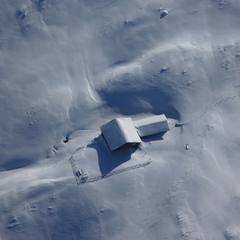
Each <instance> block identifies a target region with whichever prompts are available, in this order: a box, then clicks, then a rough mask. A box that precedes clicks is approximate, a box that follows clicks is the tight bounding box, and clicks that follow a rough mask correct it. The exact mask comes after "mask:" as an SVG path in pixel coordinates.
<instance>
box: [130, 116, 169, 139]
mask: <svg viewBox="0 0 240 240" xmlns="http://www.w3.org/2000/svg"><path fill="white" fill-rule="evenodd" d="M134 124H135V127H136V128H137V131H138V134H139V136H140V137H146V136H150V135H154V134H158V133H161V132H166V131H168V130H169V124H168V120H167V118H166V116H165V115H164V114H161V115H154V116H150V117H145V118H142V119H139V120H135V121H134Z"/></svg>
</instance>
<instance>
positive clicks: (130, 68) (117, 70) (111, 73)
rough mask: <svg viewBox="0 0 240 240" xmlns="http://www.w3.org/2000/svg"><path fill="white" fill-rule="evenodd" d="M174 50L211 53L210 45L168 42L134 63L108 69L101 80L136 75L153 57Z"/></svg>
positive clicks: (151, 50) (149, 51) (147, 52)
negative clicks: (127, 74)
mask: <svg viewBox="0 0 240 240" xmlns="http://www.w3.org/2000/svg"><path fill="white" fill-rule="evenodd" d="M175 49H180V50H181V49H188V50H195V51H199V52H202V51H205V52H211V51H212V47H211V46H210V45H207V44H205V45H201V46H198V45H196V44H194V43H191V42H189V41H185V42H182V41H180V40H179V41H178V42H177V43H176V42H168V43H165V44H164V45H158V46H156V47H155V48H152V49H150V50H148V51H146V53H144V54H142V55H141V56H140V57H138V58H136V59H135V60H134V61H132V62H129V63H126V64H121V65H117V66H114V67H112V68H110V69H108V70H107V71H106V72H105V73H104V75H103V79H106V80H107V79H110V78H112V77H117V76H119V75H122V74H126V73H130V72H132V73H136V72H141V71H142V68H143V67H144V65H145V63H146V62H147V61H149V60H150V59H152V58H154V57H155V56H157V55H159V54H161V53H165V52H168V51H173V50H175Z"/></svg>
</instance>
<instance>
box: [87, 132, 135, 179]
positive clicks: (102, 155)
mask: <svg viewBox="0 0 240 240" xmlns="http://www.w3.org/2000/svg"><path fill="white" fill-rule="evenodd" d="M87 147H90V148H93V149H95V150H96V152H97V155H98V165H99V169H100V171H101V174H102V176H105V175H107V174H108V173H110V172H111V171H112V170H114V169H115V168H117V167H118V166H120V165H121V164H123V163H125V162H127V161H129V160H130V159H131V155H132V153H134V152H135V151H136V150H137V147H132V146H131V147H129V146H126V147H125V148H124V147H123V148H121V149H119V150H116V151H114V152H111V151H110V149H109V148H108V146H107V143H106V142H105V140H104V138H103V136H102V135H99V136H98V137H96V138H95V139H94V140H93V141H92V142H91V143H90V144H88V145H87Z"/></svg>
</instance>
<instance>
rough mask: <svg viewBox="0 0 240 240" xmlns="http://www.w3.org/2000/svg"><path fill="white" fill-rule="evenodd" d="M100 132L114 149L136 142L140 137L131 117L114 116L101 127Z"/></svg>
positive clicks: (111, 148)
mask: <svg viewBox="0 0 240 240" xmlns="http://www.w3.org/2000/svg"><path fill="white" fill-rule="evenodd" d="M101 130H102V134H103V136H104V138H105V140H106V142H107V144H108V146H109V148H110V150H111V151H114V150H116V149H118V148H120V147H123V146H124V145H126V144H138V143H140V142H141V139H140V137H139V135H138V133H137V130H136V128H135V126H134V123H133V121H132V119H131V118H116V119H113V120H112V121H110V122H108V123H106V124H105V125H103V126H102V127H101Z"/></svg>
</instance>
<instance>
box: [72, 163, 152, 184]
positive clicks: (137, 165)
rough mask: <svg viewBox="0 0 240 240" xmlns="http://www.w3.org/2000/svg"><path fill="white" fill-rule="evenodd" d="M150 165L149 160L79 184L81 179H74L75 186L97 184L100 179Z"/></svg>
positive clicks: (90, 178)
mask: <svg viewBox="0 0 240 240" xmlns="http://www.w3.org/2000/svg"><path fill="white" fill-rule="evenodd" d="M151 163H152V161H151V160H149V161H146V162H144V163H140V164H136V165H133V166H130V167H125V168H122V169H119V170H115V171H112V172H110V173H108V174H106V175H99V176H95V177H89V178H88V179H87V180H86V181H84V182H81V179H79V178H78V177H76V181H77V184H85V183H91V182H97V181H100V180H102V179H105V178H109V177H112V176H114V175H118V174H121V173H124V172H127V171H130V170H135V169H138V168H142V167H146V166H148V165H149V164H151Z"/></svg>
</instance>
